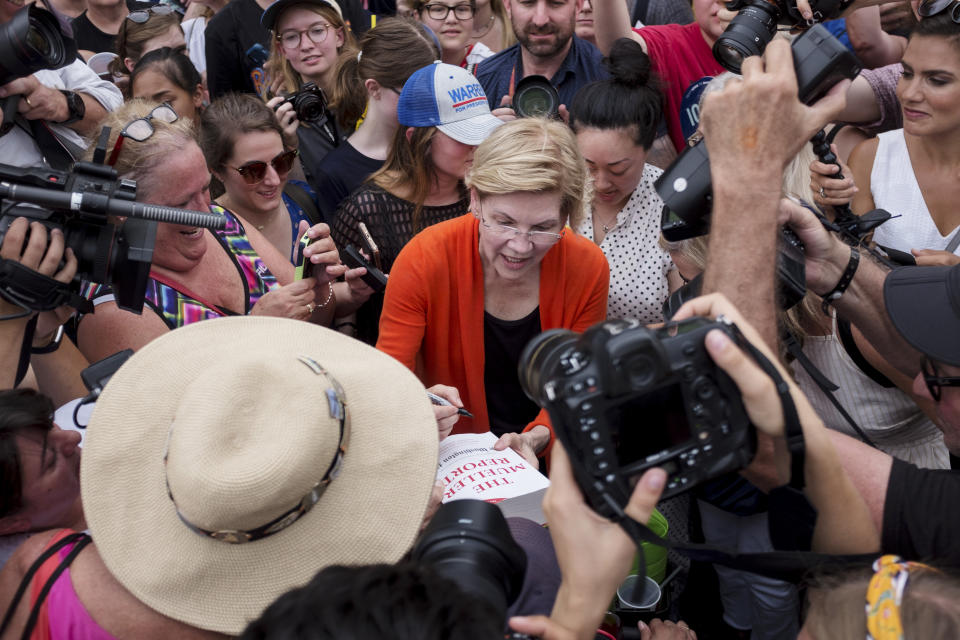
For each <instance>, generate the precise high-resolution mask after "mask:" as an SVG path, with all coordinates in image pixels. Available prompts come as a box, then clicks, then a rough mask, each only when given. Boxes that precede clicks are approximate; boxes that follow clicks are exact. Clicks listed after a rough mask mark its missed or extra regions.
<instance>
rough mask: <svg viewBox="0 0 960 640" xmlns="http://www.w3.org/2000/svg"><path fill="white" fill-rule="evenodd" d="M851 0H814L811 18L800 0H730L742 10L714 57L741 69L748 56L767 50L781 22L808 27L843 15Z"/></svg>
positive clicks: (715, 48) (715, 47) (734, 7)
mask: <svg viewBox="0 0 960 640" xmlns="http://www.w3.org/2000/svg"><path fill="white" fill-rule="evenodd" d="M849 4H850V2H849V0H813V1H812V2H811V3H810V5H811V7H810V8H811V10H812V11H813V18H812V20H811V21H810V22H807V20H806V19H805V18H804V17H803V16H802V15H800V11H799V9H797V2H796V0H775V1H774V0H730V1H729V2H727V3H726V6H727V9H728V10H730V11H739V12H740V13H738V14H737V16H736V17H735V18H734V19H733V20H731V21H730V26H728V27H727V28H726V29H725V30H724V32H723V33H722V34H721V35H720V37H719V38H717V41H716V42H715V43H714V44H713V57H714V58H716V59H717V61H718V62H719V63H720V64H722V65H723V66H724V67H726V68H727V69H729V70H730V71H733V72H734V73H740V65H742V64H743V60H744V58H747V57H749V56H758V55H760V54H761V53H763V50H764V49H765V48H766V47H767V44H769V43H770V41H771V40H772V39H773V36H774V34H776V32H777V24H782V25H788V26H790V27H792V28H794V29H805V28H807V27H809V26H810V25H811V24H812V23H813V22H822V21H823V20H831V19H833V18H837V17H839V16H840V14H841V13H842V12H843V10H844V9H845V8H846V7H847V5H849Z"/></svg>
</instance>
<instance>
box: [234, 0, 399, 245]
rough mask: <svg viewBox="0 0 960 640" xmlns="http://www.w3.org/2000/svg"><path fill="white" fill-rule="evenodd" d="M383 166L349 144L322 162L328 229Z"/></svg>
mask: <svg viewBox="0 0 960 640" xmlns="http://www.w3.org/2000/svg"><path fill="white" fill-rule="evenodd" d="M234 2H236V0H234ZM382 166H383V160H377V159H376V158H371V157H369V156H365V155H363V154H362V153H360V152H359V151H357V148H356V147H354V146H353V145H352V144H350V143H349V142H341V143H340V146H338V147H337V148H336V149H333V150H331V151H330V152H329V153H328V154H327V155H326V156H325V157H324V158H323V161H322V162H320V165H319V166H318V167H317V169H316V174H315V176H314V177H315V178H316V183H315V184H313V188H314V189H316V190H317V202H318V204H319V205H320V213H322V214H323V217H324V218H326V220H327V222H328V223H329V224H330V226H331V227H332V226H334V222H335V218H336V215H337V208H338V207H339V206H340V203H341V202H342V201H343V200H345V199H346V197H347V196H348V195H350V194H351V193H353V191H354V190H355V189H356V188H357V187H359V186H360V185H361V184H363V181H364V180H366V179H367V178H369V177H370V175H371V174H372V173H373V172H375V171H376V170H377V169H379V168H380V167H382ZM374 239H375V240H376V238H374Z"/></svg>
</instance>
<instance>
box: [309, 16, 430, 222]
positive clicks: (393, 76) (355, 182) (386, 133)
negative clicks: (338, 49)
mask: <svg viewBox="0 0 960 640" xmlns="http://www.w3.org/2000/svg"><path fill="white" fill-rule="evenodd" d="M435 42H436V41H435V40H434V39H431V37H430V36H429V35H428V34H427V32H426V31H425V30H424V29H423V27H422V26H420V25H419V24H418V23H416V22H414V21H413V20H409V19H403V18H387V19H385V20H383V21H381V22H380V23H379V24H378V25H377V26H376V27H374V28H373V29H370V30H369V31H367V33H365V34H364V36H363V38H361V40H360V51H359V52H358V53H354V52H348V53H344V54H341V55H340V58H339V60H338V62H337V82H336V86H335V88H334V92H333V100H332V106H333V109H334V111H335V113H336V114H337V124H338V125H339V126H340V130H341V131H344V132H353V133H352V134H351V135H350V136H349V137H348V138H347V140H346V141H345V142H343V143H341V144H340V146H338V147H337V148H336V149H334V150H332V151H331V152H330V153H328V154H327V155H326V157H324V159H323V161H322V162H321V163H320V165H319V167H318V168H317V175H316V180H317V182H316V190H317V197H318V201H319V205H320V211H321V213H322V214H323V215H324V217H325V218H326V221H327V222H328V223H329V224H331V225H332V224H333V221H334V214H335V213H336V211H337V207H338V206H339V204H340V202H341V201H342V200H343V199H344V198H346V197H347V196H348V195H349V194H350V192H352V191H353V190H354V189H356V188H357V187H359V186H360V185H361V184H362V183H363V181H364V180H366V179H367V176H369V175H370V174H372V173H373V172H375V171H377V170H378V169H379V168H380V167H381V166H382V165H383V163H384V161H385V160H386V159H387V154H388V153H389V151H390V145H391V144H392V143H393V138H394V135H395V134H396V132H397V127H398V126H399V125H398V123H397V101H398V100H399V99H400V91H401V90H402V89H403V85H404V83H405V82H406V81H407V78H409V77H410V76H411V75H412V74H413V72H414V71H416V70H417V69H420V68H421V67H425V66H427V65H428V64H430V63H431V62H433V61H434V60H436V59H437V58H439V56H440V52H439V48H438V47H437V45H436V44H435Z"/></svg>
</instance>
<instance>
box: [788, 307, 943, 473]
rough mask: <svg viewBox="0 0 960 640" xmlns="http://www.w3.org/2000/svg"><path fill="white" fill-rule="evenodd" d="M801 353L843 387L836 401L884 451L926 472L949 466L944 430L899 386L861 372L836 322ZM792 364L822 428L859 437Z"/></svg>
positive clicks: (811, 339) (806, 342) (808, 340)
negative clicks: (827, 331)
mask: <svg viewBox="0 0 960 640" xmlns="http://www.w3.org/2000/svg"><path fill="white" fill-rule="evenodd" d="M803 353H804V355H806V356H807V358H809V359H810V361H811V362H813V364H814V365H816V367H817V368H818V369H820V371H821V372H823V374H824V375H825V376H826V377H827V378H828V379H829V380H830V381H831V382H833V383H834V384H835V385H837V386H838V387H840V388H839V389H838V390H836V391H834V392H833V395H834V397H836V399H837V400H838V401H839V402H840V404H841V406H843V408H844V409H846V411H847V413H848V414H850V417H852V418H853V419H854V420H855V421H856V423H857V424H858V425H859V426H860V428H861V429H862V430H863V432H864V433H866V434H867V437H869V438H870V440H872V441H873V443H874V444H875V445H877V447H878V448H879V449H880V450H881V451H883V452H885V453H888V454H889V455H891V456H893V457H894V458H899V459H901V460H905V461H906V462H910V463H913V464H915V465H917V466H918V467H923V468H925V469H949V468H950V457H949V453H948V452H947V448H946V446H945V445H944V444H943V434H942V433H941V432H940V430H939V429H938V428H937V427H936V425H934V424H933V422H931V421H930V419H929V418H927V416H926V415H924V413H923V412H922V411H920V408H919V407H917V405H916V403H914V401H913V400H912V399H911V398H910V396H908V395H907V394H906V393H904V392H903V391H901V390H900V389H898V388H896V387H891V388H885V387H882V386H880V385H879V384H877V383H876V382H874V381H873V380H872V379H871V378H870V377H869V376H867V375H866V374H865V373H863V371H861V370H860V368H859V367H858V366H857V365H856V363H854V362H853V360H852V359H851V358H850V355H849V354H848V353H847V351H846V349H844V348H843V344H842V343H841V342H840V340H839V338H838V337H837V325H836V319H834V322H833V333H832V334H831V335H829V336H807V337H806V338H804V340H803ZM790 366H791V367H792V368H793V374H794V378H796V381H797V385H798V386H799V387H800V390H801V391H803V392H804V394H806V396H807V398H809V399H810V404H811V405H813V408H814V410H816V412H817V415H819V416H820V419H821V420H823V422H824V424H825V425H826V426H827V427H828V428H830V429H834V430H835V431H840V432H841V433H846V434H848V435H850V436H853V437H854V438H858V439H859V437H858V436H857V435H856V432H855V431H854V430H853V428H852V427H851V426H850V425H849V424H847V421H846V420H844V419H843V416H842V415H840V412H839V411H837V408H836V407H834V406H833V403H831V402H830V399H829V398H828V397H827V395H826V394H825V393H824V392H823V391H821V389H820V387H818V386H817V383H816V382H814V381H813V379H812V378H811V377H810V375H809V374H808V373H807V372H806V371H804V370H803V367H801V366H800V364H799V363H797V362H796V361H794V362H792V363H790Z"/></svg>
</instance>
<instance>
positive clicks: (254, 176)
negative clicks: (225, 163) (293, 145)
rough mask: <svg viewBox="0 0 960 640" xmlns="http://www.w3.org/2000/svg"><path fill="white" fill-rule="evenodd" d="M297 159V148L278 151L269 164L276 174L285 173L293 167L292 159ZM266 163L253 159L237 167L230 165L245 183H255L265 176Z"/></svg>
mask: <svg viewBox="0 0 960 640" xmlns="http://www.w3.org/2000/svg"><path fill="white" fill-rule="evenodd" d="M296 159H297V149H291V150H290V151H284V152H283V153H278V154H277V155H275V156H274V157H273V159H272V160H270V162H269V164H270V166H271V167H273V170H274V171H276V172H277V174H278V175H286V174H288V173H290V169H292V168H293V161H294V160H296ZM267 164H268V163H266V162H264V161H263V160H254V161H252V162H248V163H246V164H244V165H242V166H239V167H232V168H233V169H235V170H236V171H237V173H239V174H240V176H241V177H242V178H243V181H244V182H246V183H247V184H257V183H258V182H263V179H264V178H266V177H267Z"/></svg>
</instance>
